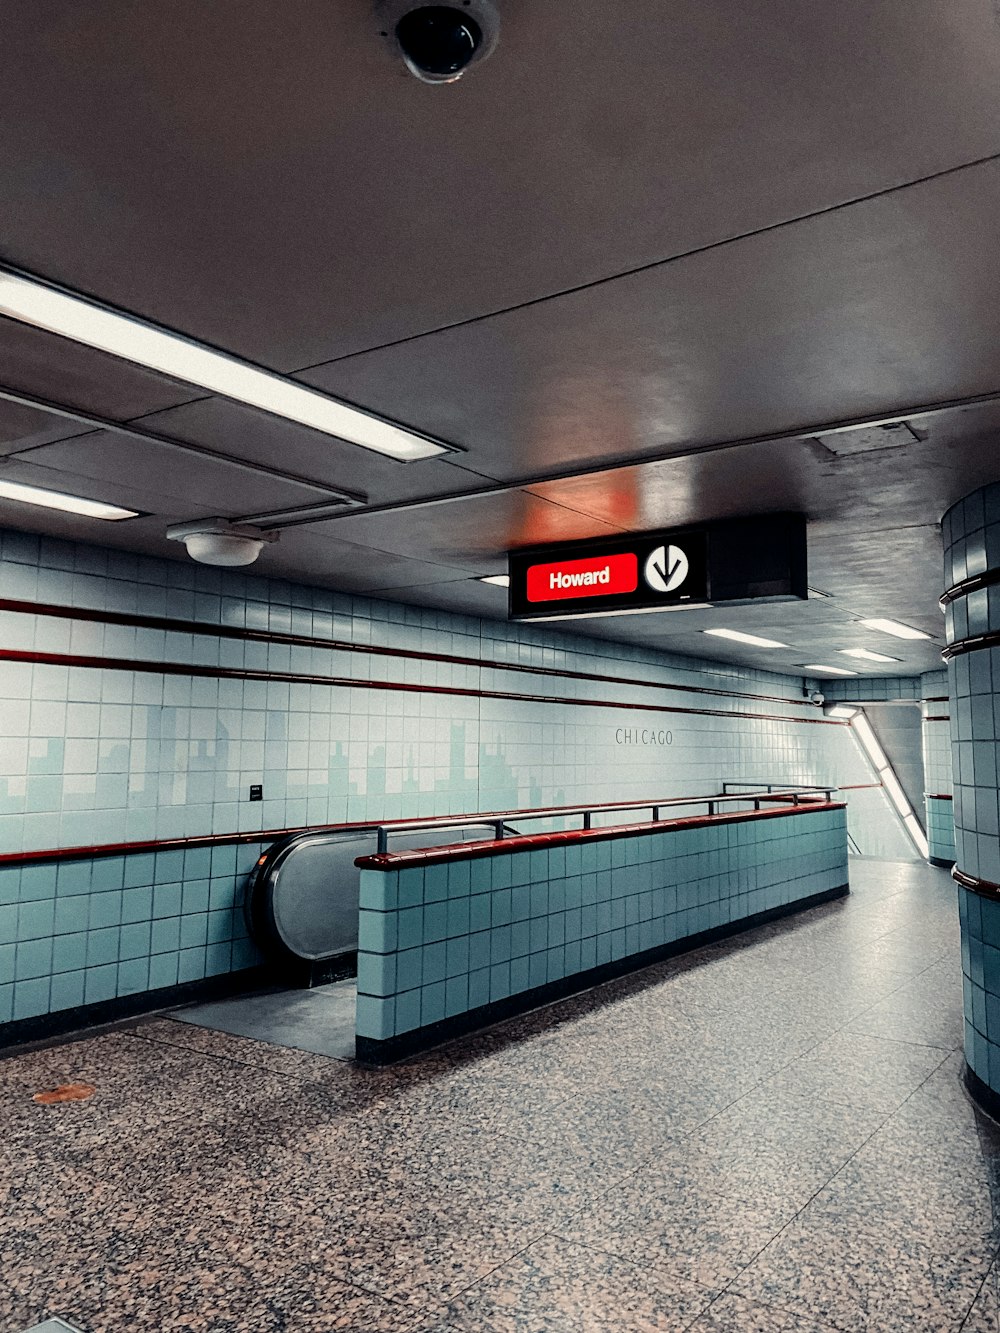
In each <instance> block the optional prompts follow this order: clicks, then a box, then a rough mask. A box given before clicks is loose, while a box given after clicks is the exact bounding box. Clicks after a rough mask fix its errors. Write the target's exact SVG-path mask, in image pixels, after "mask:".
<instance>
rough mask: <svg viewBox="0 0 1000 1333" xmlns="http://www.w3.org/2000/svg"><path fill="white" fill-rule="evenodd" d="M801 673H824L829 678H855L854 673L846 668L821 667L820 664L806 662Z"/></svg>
mask: <svg viewBox="0 0 1000 1333" xmlns="http://www.w3.org/2000/svg"><path fill="white" fill-rule="evenodd" d="M802 670H803V671H826V672H827V673H828V674H829V675H831V676H856V675H857V674H858V673H857V672H856V671H850V670H848V668H847V667H832V666H823V665H822V664H821V663H820V662H807V663H806V665H805V666H804V667H803V668H802Z"/></svg>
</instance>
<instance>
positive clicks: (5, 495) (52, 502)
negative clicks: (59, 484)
mask: <svg viewBox="0 0 1000 1333" xmlns="http://www.w3.org/2000/svg"><path fill="white" fill-rule="evenodd" d="M0 499H3V500H17V501H19V502H20V503H21V504H26V505H41V506H42V507H43V508H45V509H61V510H63V511H64V512H65V513H67V514H82V515H83V516H84V517H85V518H104V519H109V520H111V521H112V522H117V521H118V520H119V519H122V518H138V516H139V511H138V510H137V509H121V508H120V507H119V506H118V505H109V504H105V503H104V502H103V501H102V500H87V499H85V498H84V497H83V496H82V495H65V494H64V493H63V492H62V491H47V490H44V489H43V488H42V487H41V486H26V485H25V484H24V483H23V482H20V481H0Z"/></svg>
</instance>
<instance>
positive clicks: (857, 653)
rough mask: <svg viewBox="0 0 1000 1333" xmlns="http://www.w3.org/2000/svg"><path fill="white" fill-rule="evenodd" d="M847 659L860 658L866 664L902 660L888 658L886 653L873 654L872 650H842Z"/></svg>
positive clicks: (900, 659) (899, 659)
mask: <svg viewBox="0 0 1000 1333" xmlns="http://www.w3.org/2000/svg"><path fill="white" fill-rule="evenodd" d="M840 651H841V652H842V653H843V654H844V656H845V657H858V658H861V659H862V660H863V661H865V662H900V661H902V658H899V657H886V655H885V653H873V652H872V651H871V649H870V648H841V649H840Z"/></svg>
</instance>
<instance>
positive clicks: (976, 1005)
mask: <svg viewBox="0 0 1000 1333" xmlns="http://www.w3.org/2000/svg"><path fill="white" fill-rule="evenodd" d="M958 911H959V917H960V920H961V923H962V972H963V984H964V987H965V1058H966V1060H967V1062H968V1064H969V1068H970V1069H971V1070H972V1071H973V1073H975V1074H978V1075H979V1077H980V1078H981V1079H982V1080H983V1082H984V1083H985V1084H987V1085H988V1086H989V1087H991V1088H993V1089H994V1091H996V1090H997V1089H1000V902H994V901H992V900H990V899H988V898H983V897H981V896H980V895H979V894H977V893H970V892H969V890H968V889H963V888H961V887H959V890H958Z"/></svg>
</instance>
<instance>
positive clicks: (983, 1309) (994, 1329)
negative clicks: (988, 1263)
mask: <svg viewBox="0 0 1000 1333" xmlns="http://www.w3.org/2000/svg"><path fill="white" fill-rule="evenodd" d="M962 1333H1000V1282H998V1275H997V1266H996V1264H994V1265H993V1267H992V1268H991V1269H990V1271H989V1273H987V1275H986V1280H985V1282H984V1283H983V1285H982V1287H981V1288H980V1290H979V1295H978V1296H977V1297H976V1299H975V1300H974V1301H973V1302H972V1309H971V1310H970V1311H969V1313H968V1316H967V1317H966V1320H965V1323H964V1324H963V1325H962Z"/></svg>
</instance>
